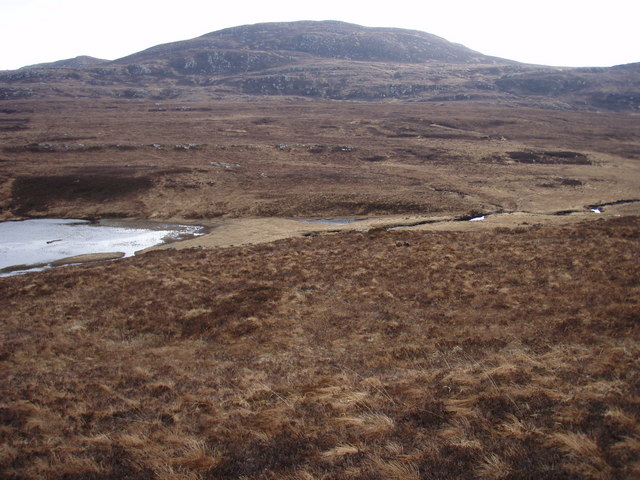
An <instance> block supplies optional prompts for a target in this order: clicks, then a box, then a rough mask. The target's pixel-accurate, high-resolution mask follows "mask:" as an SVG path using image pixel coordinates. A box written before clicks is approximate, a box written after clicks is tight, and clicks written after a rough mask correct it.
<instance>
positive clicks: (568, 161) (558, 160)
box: [507, 150, 592, 165]
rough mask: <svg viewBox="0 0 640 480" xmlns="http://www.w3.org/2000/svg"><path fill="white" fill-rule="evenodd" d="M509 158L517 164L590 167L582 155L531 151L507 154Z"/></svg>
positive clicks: (589, 163)
mask: <svg viewBox="0 0 640 480" xmlns="http://www.w3.org/2000/svg"><path fill="white" fill-rule="evenodd" d="M507 155H509V158H511V160H514V161H516V162H518V163H542V164H552V165H554V164H555V165H558V164H559V165H591V164H592V163H591V161H590V160H589V158H588V157H587V156H586V155H585V154H584V153H579V152H565V151H559V152H554V151H547V152H536V151H532V150H528V151H520V152H507Z"/></svg>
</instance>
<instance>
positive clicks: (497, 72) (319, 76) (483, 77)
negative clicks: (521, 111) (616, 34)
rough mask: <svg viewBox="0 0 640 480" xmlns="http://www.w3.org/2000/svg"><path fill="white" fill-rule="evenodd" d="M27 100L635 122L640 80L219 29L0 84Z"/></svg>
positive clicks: (363, 33)
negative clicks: (233, 102)
mask: <svg viewBox="0 0 640 480" xmlns="http://www.w3.org/2000/svg"><path fill="white" fill-rule="evenodd" d="M3 84H4V85H3ZM34 95H35V96H50V95H66V96H90V97H121V98H122V97H124V98H148V99H153V100H164V99H169V98H182V99H185V100H188V99H202V98H214V99H215V98H227V97H230V96H237V95H243V96H247V95H248V96H256V95H257V96H264V95H279V96H283V95H284V96H296V97H305V98H313V99H332V100H361V101H362V100H364V101H381V100H389V99H394V100H402V101H434V102H449V101H475V102H492V103H496V102H498V103H502V104H512V105H527V106H540V107H546V108H561V109H610V110H625V111H626V110H631V111H637V110H638V108H640V80H639V75H638V67H637V64H631V65H628V66H618V67H612V68H583V69H580V68H562V67H546V66H540V65H527V64H521V63H518V62H514V61H512V60H507V59H502V58H497V57H490V56H487V55H483V54H482V53H479V52H476V51H474V50H471V49H469V48H467V47H465V46H463V45H459V44H455V43H451V42H449V41H447V40H445V39H443V38H440V37H437V36H435V35H432V34H429V33H425V32H420V31H415V30H404V29H395V28H370V27H362V26H359V25H353V24H349V23H344V22H337V21H321V22H316V21H299V22H287V23H263V24H256V25H245V26H240V27H234V28H228V29H224V30H220V31H217V32H212V33H208V34H206V35H203V36H201V37H197V38H194V39H190V40H184V41H179V42H173V43H167V44H163V45H158V46H155V47H152V48H149V49H146V50H144V51H141V52H138V53H134V54H132V55H129V56H126V57H123V58H120V59H117V60H115V61H110V62H109V61H103V60H99V59H93V58H91V57H77V58H76V59H70V60H62V61H60V62H53V63H50V64H40V65H33V66H30V67H28V68H24V69H20V70H17V71H9V72H3V73H0V99H2V98H20V97H28V96H34Z"/></svg>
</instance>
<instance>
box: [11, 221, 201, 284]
mask: <svg viewBox="0 0 640 480" xmlns="http://www.w3.org/2000/svg"><path fill="white" fill-rule="evenodd" d="M203 230H204V229H203V227H199V226H192V225H177V224H167V223H153V222H127V221H109V220H104V221H100V222H99V223H91V222H89V221H86V220H69V219H51V218H49V219H36V220H22V221H17V222H1V223H0V275H2V276H6V275H15V274H17V273H24V272H26V271H32V270H34V269H40V270H42V269H44V268H49V267H50V266H51V265H50V264H51V263H52V262H54V261H56V260H60V259H63V258H66V257H73V256H76V255H86V254H95V253H104V252H121V253H124V256H131V255H133V254H134V253H135V252H136V251H138V250H142V249H144V248H148V247H152V246H154V245H159V244H161V243H165V242H169V241H174V240H181V239H184V238H189V237H193V236H196V235H201V234H203V233H204V232H203Z"/></svg>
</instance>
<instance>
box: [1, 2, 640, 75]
mask: <svg viewBox="0 0 640 480" xmlns="http://www.w3.org/2000/svg"><path fill="white" fill-rule="evenodd" d="M639 18H640V2H638V1H637V0H608V1H606V2H603V1H593V0H536V1H527V2H522V1H517V0H422V1H416V0H413V1H407V0H391V1H379V2H376V1H375V0H374V1H372V0H367V1H361V0H353V1H349V0H320V1H314V2H305V1H304V0H294V1H292V0H240V1H238V0H235V1H234V0H225V1H224V2H222V1H220V0H217V1H216V0H210V1H205V0H178V1H176V0H173V1H165V0H109V1H96V0H0V45H1V47H0V70H7V69H15V68H19V67H22V66H25V65H32V64H35V63H42V62H51V61H55V60H61V59H65V58H72V57H76V56H78V55H89V56H92V57H98V58H104V59H108V60H115V59H116V58H120V57H124V56H126V55H129V54H132V53H135V52H138V51H140V50H144V49H145V48H148V47H152V46H154V45H158V44H161V43H167V42H172V41H178V40H186V39H189V38H194V37H197V36H200V35H203V34H205V33H209V32H213V31H216V30H220V29H223V28H228V27H234V26H238V25H247V24H253V23H260V22H287V21H294V20H341V21H345V22H350V23H356V24H359V25H364V26H369V27H397V28H409V29H414V30H421V31H424V32H428V33H432V34H435V35H438V36H440V37H443V38H445V39H447V40H449V41H452V42H455V43H460V44H463V45H465V46H466V47H469V48H471V49H473V50H476V51H479V52H481V53H484V54H486V55H493V56H497V57H503V58H508V59H511V60H517V61H520V62H524V63H535V64H541V65H556V66H611V65H618V64H622V63H632V62H640V20H638V19H639Z"/></svg>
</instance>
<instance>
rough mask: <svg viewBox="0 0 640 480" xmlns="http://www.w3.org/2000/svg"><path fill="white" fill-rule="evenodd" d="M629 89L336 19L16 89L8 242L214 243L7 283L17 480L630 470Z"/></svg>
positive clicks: (133, 59)
mask: <svg viewBox="0 0 640 480" xmlns="http://www.w3.org/2000/svg"><path fill="white" fill-rule="evenodd" d="M637 72H638V64H633V65H626V66H619V67H612V68H602V69H569V68H552V67H544V66H532V65H522V64H518V63H517V62H513V61H509V60H504V59H497V58H493V57H486V56H484V55H482V54H480V53H478V52H473V51H471V50H469V49H466V48H465V47H462V46H459V45H454V44H449V43H448V42H446V41H445V40H443V39H439V38H438V37H434V36H430V35H429V34H425V33H422V32H411V31H402V30H396V29H363V28H362V27H357V26H353V25H349V24H342V23H339V22H298V23H293V24H267V25H261V26H248V27H238V28H237V29H229V30H226V31H222V32H214V33H212V34H208V35H205V36H203V37H200V38H198V39H193V40H190V41H187V42H177V43H175V44H168V45H163V46H158V47H154V48H152V49H149V50H148V51H145V52H140V53H138V54H134V55H131V56H130V57H126V58H125V59H120V60H116V61H114V62H108V61H104V60H100V59H90V58H87V57H84V58H79V59H73V60H70V61H62V62H57V63H55V64H50V65H35V66H31V67H28V68H25V69H21V70H17V71H11V72H0V99H1V100H0V218H1V219H2V220H18V219H23V218H45V217H62V218H86V219H98V218H120V219H125V220H126V219H132V220H140V219H144V220H157V221H179V222H183V223H194V224H201V225H206V226H207V227H209V233H208V234H207V235H205V236H203V237H198V238H197V239H193V240H189V241H186V242H181V243H174V244H170V245H167V246H165V247H163V248H159V249H154V250H152V251H147V252H144V253H141V254H139V255H136V256H135V257H133V258H128V259H122V260H118V261H115V262H106V263H95V264H88V265H80V266H68V267H64V268H59V269H53V270H50V271H45V272H37V273H29V274H25V275H20V276H15V277H9V278H0V306H1V309H0V310H1V312H2V314H1V318H0V371H1V372H2V375H1V377H0V392H1V394H0V475H1V476H2V477H3V478H8V479H27V478H28V479H37V478H48V479H105V480H106V479H123V478H130V479H145V478H166V479H169V478H176V479H178V478H182V479H199V478H212V479H233V478H255V479H258V478H262V479H267V478H274V479H275V478H289V479H300V480H302V479H314V478H317V479H349V478H351V479H377V478H379V479H418V478H426V479H431V478H432V479H447V478H449V479H461V478H469V479H472V478H481V479H521V478H531V479H534V478H535V479H572V478H575V479H579V478H594V479H611V478H635V477H637V476H638V475H640V461H639V460H638V458H639V454H640V422H639V421H638V416H639V412H640V392H639V390H638V388H639V385H640V369H639V365H638V354H639V351H640V343H639V331H638V321H639V320H640V317H639V313H638V312H640V305H639V303H640V263H639V262H638V258H640V244H639V234H640V220H639V219H638V214H639V209H640V193H639V188H638V187H639V185H640V135H639V134H640V116H639V115H638V99H639V98H640V94H639V93H638V92H640V79H639V78H638V73H637ZM336 217H348V218H354V219H357V220H359V221H357V222H354V223H348V224H344V225H339V226H336V225H327V224H320V223H314V222H308V221H306V222H301V221H299V220H310V219H321V218H336ZM478 217H484V220H481V221H474V222H470V221H469V220H470V219H472V218H473V219H475V218H478Z"/></svg>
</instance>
